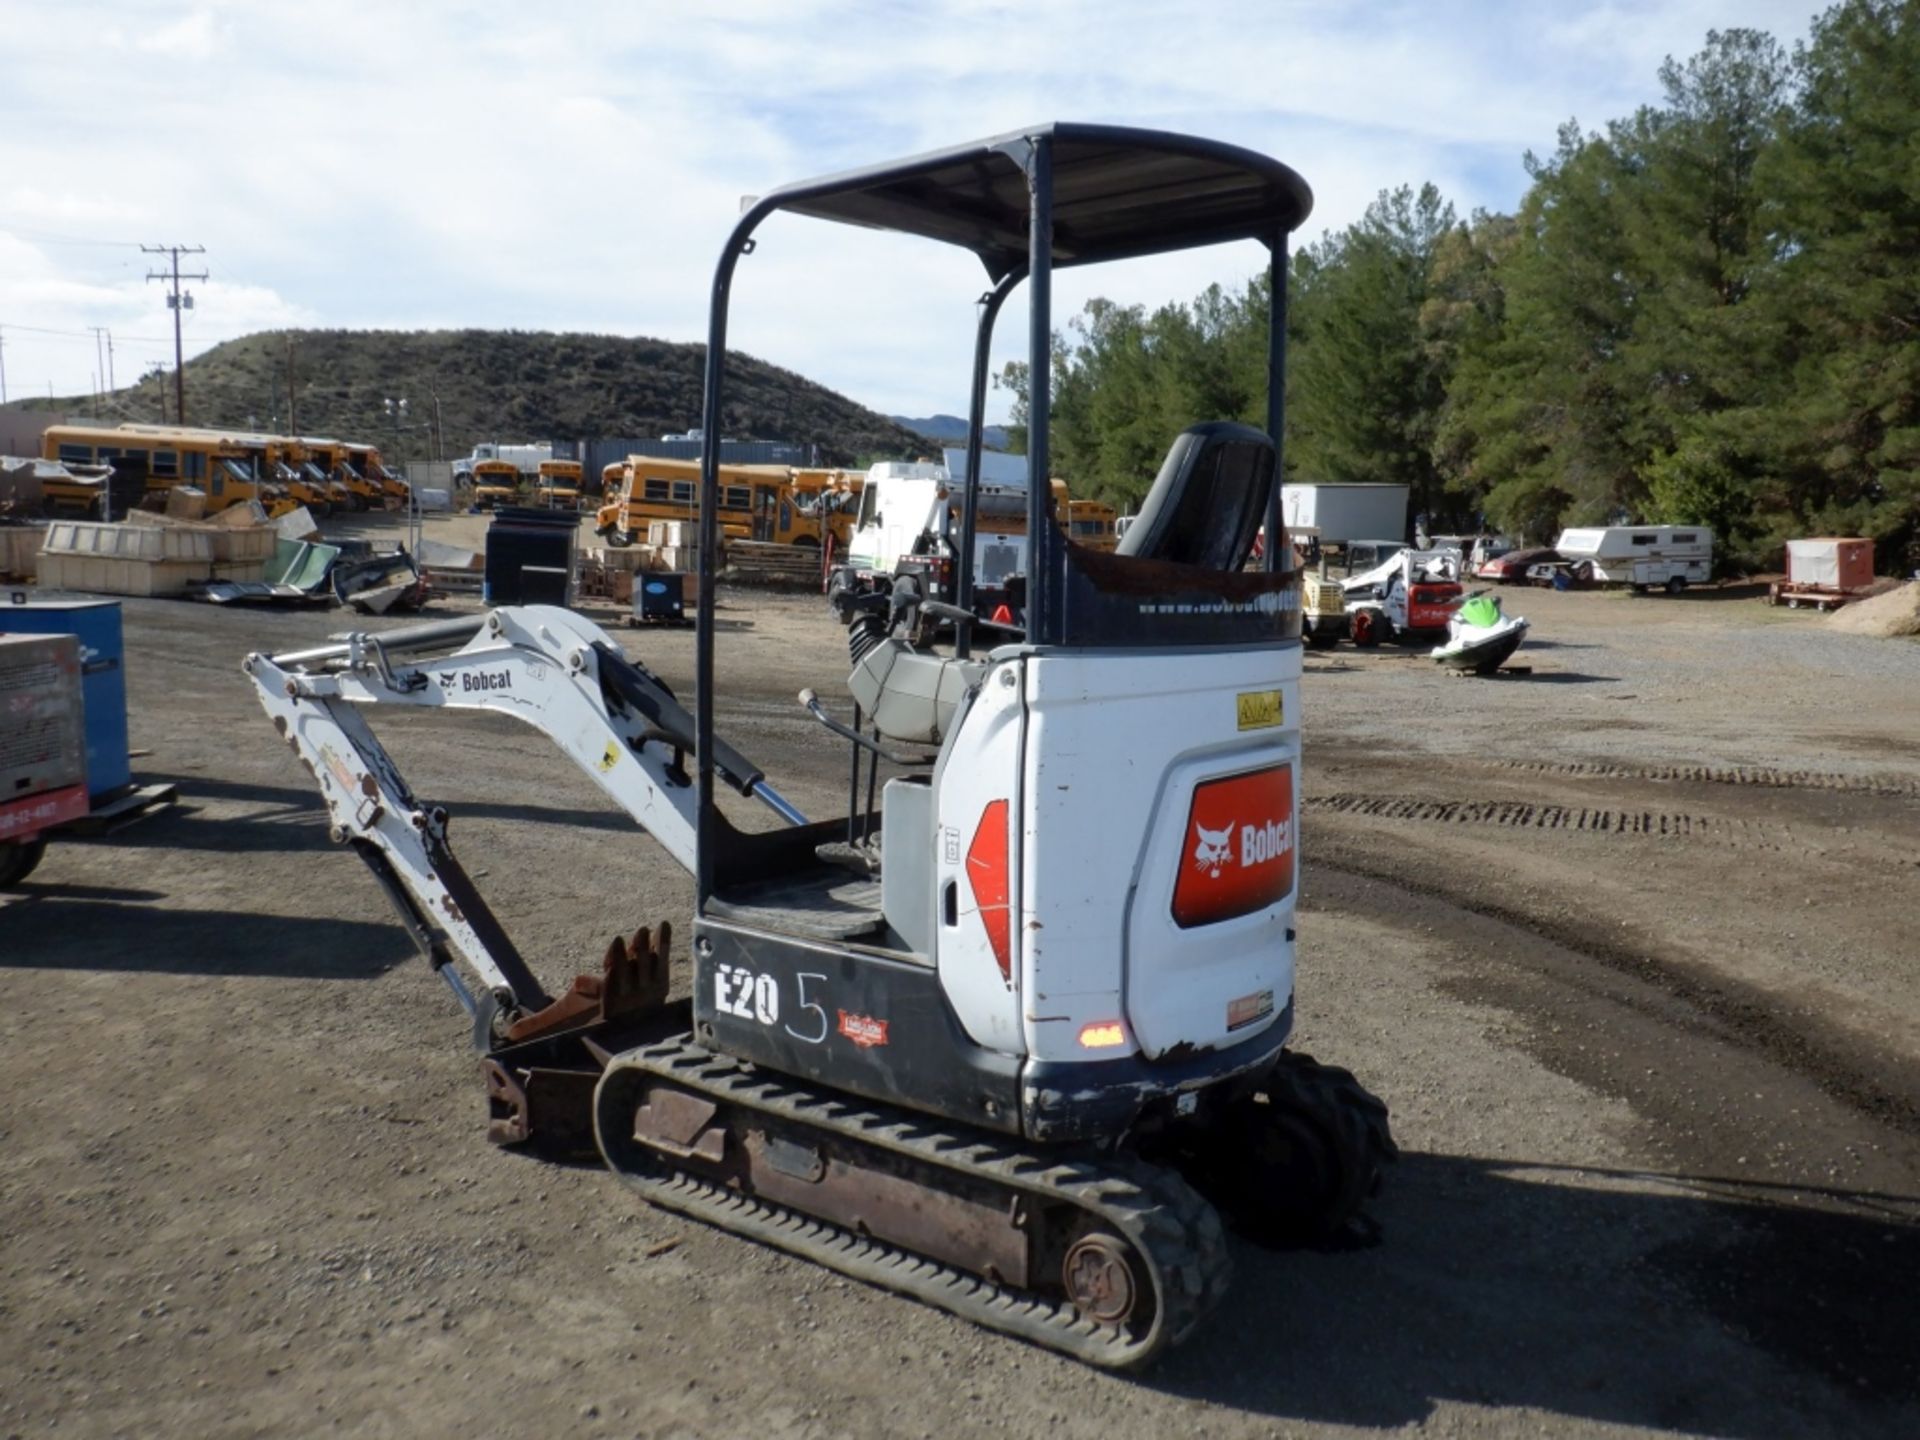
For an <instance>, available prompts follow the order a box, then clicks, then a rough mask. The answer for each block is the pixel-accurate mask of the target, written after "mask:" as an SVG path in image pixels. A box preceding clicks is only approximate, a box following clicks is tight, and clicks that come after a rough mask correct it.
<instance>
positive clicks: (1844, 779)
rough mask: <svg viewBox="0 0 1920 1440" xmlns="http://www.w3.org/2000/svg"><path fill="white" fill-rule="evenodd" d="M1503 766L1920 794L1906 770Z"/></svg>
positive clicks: (1578, 775) (1582, 776) (1588, 776)
mask: <svg viewBox="0 0 1920 1440" xmlns="http://www.w3.org/2000/svg"><path fill="white" fill-rule="evenodd" d="M1494 763H1495V764H1497V765H1499V766H1500V768H1501V769H1503V770H1517V771H1520V772H1521V773H1522V774H1526V775H1557V776H1565V777H1567V778H1568V779H1573V780H1650V781H1667V782H1673V781H1679V782H1683V783H1688V784H1695V785H1753V786H1761V787H1764V788H1767V789H1771V790H1839V791H1847V792H1850V793H1853V794H1859V795H1897V796H1903V797H1907V798H1920V780H1917V779H1912V778H1909V777H1907V776H1904V775H1838V774H1834V773H1833V772H1831V771H1823V770H1775V769H1770V768H1768V767H1765V766H1754V765H1733V766H1718V765H1612V764H1607V763H1604V762H1593V761H1567V760H1499V761H1495V762H1494Z"/></svg>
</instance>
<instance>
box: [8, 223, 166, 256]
mask: <svg viewBox="0 0 1920 1440" xmlns="http://www.w3.org/2000/svg"><path fill="white" fill-rule="evenodd" d="M6 233H7V234H9V235H17V236H19V237H20V238H21V239H24V240H31V241H33V242H34V243H35V244H37V245H98V246H101V247H102V248H104V249H109V250H144V249H146V248H147V247H146V246H144V245H142V244H141V243H140V242H139V241H138V240H90V239H86V238H85V237H83V236H79V235H55V234H53V233H52V232H50V231H46V230H20V229H16V228H15V227H14V226H12V225H9V226H7V227H6Z"/></svg>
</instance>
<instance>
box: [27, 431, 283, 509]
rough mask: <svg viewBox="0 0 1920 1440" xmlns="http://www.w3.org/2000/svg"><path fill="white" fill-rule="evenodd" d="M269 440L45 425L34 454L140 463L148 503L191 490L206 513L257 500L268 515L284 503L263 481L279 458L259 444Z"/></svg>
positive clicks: (234, 435)
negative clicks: (200, 495)
mask: <svg viewBox="0 0 1920 1440" xmlns="http://www.w3.org/2000/svg"><path fill="white" fill-rule="evenodd" d="M272 439H273V437H268V436H250V435H246V434H240V433H235V432H232V431H225V430H201V429H192V428H188V429H181V428H176V427H169V426H164V425H125V426H121V427H119V428H118V429H111V428H108V427H106V426H91V425H51V426H49V427H47V431H46V434H45V435H44V436H42V437H41V442H40V453H41V455H42V456H43V457H44V458H45V459H48V460H63V461H67V462H69V463H73V464H80V465H111V464H112V463H113V462H114V461H115V460H121V459H128V458H136V459H142V460H144V461H145V462H146V466H147V487H146V488H147V499H148V501H149V502H150V503H157V504H160V505H164V504H165V503H166V494H167V491H169V490H171V489H172V488H173V487H174V486H176V485H192V486H195V487H196V488H198V489H200V490H202V491H204V492H206V497H207V511H208V513H209V514H211V513H213V512H215V511H219V510H224V509H226V508H227V507H228V506H230V505H239V504H241V503H243V502H245V501H248V500H258V501H260V502H262V503H263V504H265V505H267V507H268V508H269V510H271V509H272V508H274V505H275V503H276V502H278V501H286V500H288V499H289V498H290V497H288V496H286V494H285V493H284V491H282V490H281V488H280V487H279V486H277V485H275V484H274V483H273V481H272V480H270V479H268V478H266V477H268V476H270V475H271V474H272V473H273V471H272V468H271V467H272V464H273V459H277V458H278V455H279V452H278V450H277V449H275V448H274V447H273V446H270V445H269V444H267V443H265V442H267V441H269V440H272ZM249 441H252V442H255V443H252V444H249V443H247V442H249ZM270 455H271V456H272V457H273V459H269V456H270ZM282 508H285V506H282Z"/></svg>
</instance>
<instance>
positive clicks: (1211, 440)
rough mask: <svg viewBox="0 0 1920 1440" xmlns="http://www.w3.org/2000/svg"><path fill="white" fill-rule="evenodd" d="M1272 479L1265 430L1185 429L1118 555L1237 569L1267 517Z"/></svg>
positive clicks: (1224, 423)
mask: <svg viewBox="0 0 1920 1440" xmlns="http://www.w3.org/2000/svg"><path fill="white" fill-rule="evenodd" d="M1273 485H1274V476H1273V442H1272V441H1271V440H1269V439H1268V438H1267V433H1266V431H1264V430H1256V429H1254V428H1253V427H1252V426H1251V425H1236V424H1234V423H1233V422H1231V421H1228V420H1210V421H1208V422H1207V423H1206V424H1204V425H1195V426H1192V427H1191V428H1189V429H1186V430H1182V431H1181V432H1180V434H1179V435H1178V436H1177V437H1175V439H1174V442H1173V448H1172V449H1170V450H1168V451H1167V459H1166V463H1165V464H1163V465H1161V467H1160V473H1159V474H1158V475H1157V476H1155V477H1154V481H1153V488H1152V489H1151V490H1149V491H1148V492H1147V498H1146V500H1145V501H1144V502H1143V503H1142V504H1141V506H1140V517H1139V518H1138V519H1137V520H1135V521H1134V522H1133V524H1132V525H1131V526H1130V527H1128V530H1127V533H1126V534H1125V535H1124V536H1122V537H1121V539H1120V544H1119V547H1118V553H1119V554H1122V555H1132V556H1136V557H1138V558H1140V559H1143V560H1171V561H1174V562H1176V563H1178V564H1181V565H1203V566H1205V567H1206V568H1207V569H1209V570H1239V569H1242V568H1243V567H1244V566H1245V565H1246V563H1247V557H1248V556H1249V555H1250V554H1252V553H1253V540H1254V536H1255V535H1257V534H1258V533H1259V530H1260V526H1261V523H1262V522H1263V521H1264V520H1265V519H1266V518H1267V497H1268V495H1269V494H1270V493H1271V492H1272V490H1273Z"/></svg>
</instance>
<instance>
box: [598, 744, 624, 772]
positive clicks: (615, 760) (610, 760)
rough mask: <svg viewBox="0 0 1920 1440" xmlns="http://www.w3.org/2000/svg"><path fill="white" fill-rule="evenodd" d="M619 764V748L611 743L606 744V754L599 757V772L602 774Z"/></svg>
mask: <svg viewBox="0 0 1920 1440" xmlns="http://www.w3.org/2000/svg"><path fill="white" fill-rule="evenodd" d="M619 763H620V747H619V746H618V745H615V744H614V743H613V741H611V740H609V741H608V742H607V748H606V752H605V753H604V754H603V755H601V757H600V770H601V773H602V774H604V773H606V772H607V771H609V770H611V769H613V767H614V766H616V765H618V764H619Z"/></svg>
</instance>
